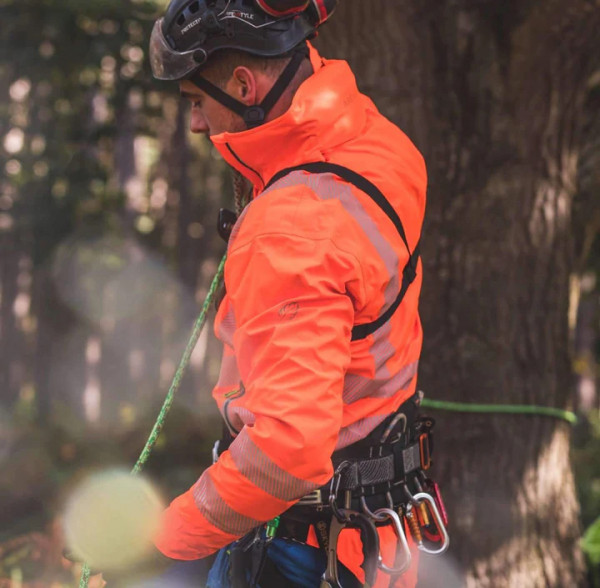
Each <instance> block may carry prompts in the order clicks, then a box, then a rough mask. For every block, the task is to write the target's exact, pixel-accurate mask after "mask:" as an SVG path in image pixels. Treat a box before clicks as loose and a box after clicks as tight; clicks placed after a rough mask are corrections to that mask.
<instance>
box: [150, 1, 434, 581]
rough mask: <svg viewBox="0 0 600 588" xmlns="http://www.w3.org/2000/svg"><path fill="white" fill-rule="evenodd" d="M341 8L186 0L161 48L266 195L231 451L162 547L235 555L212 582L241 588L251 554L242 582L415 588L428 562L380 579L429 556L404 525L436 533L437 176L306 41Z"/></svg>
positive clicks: (209, 129)
mask: <svg viewBox="0 0 600 588" xmlns="http://www.w3.org/2000/svg"><path fill="white" fill-rule="evenodd" d="M334 7H335V0H311V1H310V2H308V1H306V0H212V1H210V0H173V1H172V2H171V4H170V6H169V8H168V10H167V12H166V15H165V17H164V18H162V19H160V20H159V21H158V22H157V23H156V25H155V28H154V32H153V35H152V40H151V54H150V57H151V61H152V66H153V71H154V74H155V76H156V77H158V78H160V79H170V80H178V81H179V84H180V89H181V94H182V96H183V97H185V98H186V99H188V100H189V101H190V103H191V131H192V132H194V133H205V134H208V135H209V136H210V139H211V141H212V142H213V144H214V145H215V147H216V148H217V149H218V150H219V152H220V153H221V155H222V156H223V157H224V159H225V160H226V161H227V162H228V163H229V165H231V166H232V167H233V168H234V169H235V170H237V171H238V172H239V173H241V174H243V176H245V178H247V180H249V181H250V182H251V183H252V185H253V191H252V198H251V202H250V204H249V205H248V206H247V207H246V208H245V210H244V211H243V213H242V214H241V215H240V217H239V218H238V219H237V222H236V224H235V227H234V229H233V232H232V234H231V236H230V238H229V244H228V259H227V263H226V266H225V286H226V295H225V298H224V299H223V301H222V302H221V303H220V306H219V309H218V313H217V317H216V320H215V331H216V334H217V336H218V337H219V339H220V340H221V341H222V342H223V344H224V355H223V362H222V368H221V375H220V378H219V382H218V384H217V386H216V387H215V389H214V392H213V395H214V397H215V399H216V401H217V403H218V405H219V408H220V410H221V413H222V415H223V418H224V419H225V422H226V424H227V428H228V432H229V434H230V435H231V439H228V440H224V441H223V442H222V443H221V447H220V455H219V456H218V459H216V461H215V463H214V464H213V466H212V467H210V468H209V469H208V470H207V471H205V472H204V473H203V474H202V476H201V477H200V479H199V480H198V481H197V483H196V484H194V486H193V487H192V488H191V489H190V490H189V491H188V492H186V493H185V494H183V495H182V496H180V497H178V498H177V499H175V500H174V501H173V502H172V504H171V505H170V507H169V508H168V509H167V511H166V513H165V517H164V525H163V530H162V532H161V534H160V536H159V538H158V539H157V541H156V545H157V547H158V548H159V550H160V551H161V552H162V553H163V554H164V555H166V556H168V557H170V558H173V559H176V560H186V561H190V560H198V559H201V558H206V557H207V556H209V555H211V554H213V553H215V552H216V551H218V550H221V551H220V553H219V558H218V559H217V564H216V566H217V567H218V566H223V565H224V566H225V567H224V569H225V572H224V573H223V574H222V576H223V578H224V579H223V578H221V579H219V577H218V576H219V573H220V572H219V570H216V571H215V570H213V574H212V580H211V581H212V582H213V583H212V584H211V583H210V581H209V585H215V586H216V585H226V583H227V581H228V580H227V578H229V579H231V577H232V574H233V576H234V578H235V575H236V574H237V573H239V570H238V571H237V572H236V571H235V570H234V569H233V568H236V566H237V567H238V568H239V561H238V559H239V558H237V556H236V555H235V554H236V553H238V552H239V553H240V554H242V553H243V555H244V557H245V558H246V559H244V558H242V559H243V561H244V563H243V564H242V569H243V572H242V574H241V575H242V578H241V580H240V579H239V578H238V580H235V579H234V580H232V581H233V583H234V585H239V584H240V583H242V584H243V583H245V582H248V583H249V584H250V585H256V584H257V583H258V584H259V585H260V586H262V587H263V588H264V587H265V586H268V585H279V586H286V585H303V586H315V585H316V586H318V585H319V582H320V578H321V576H322V574H323V573H324V569H323V568H324V567H325V551H327V552H328V555H329V557H330V562H329V567H328V571H327V572H325V576H324V580H323V582H324V583H323V584H322V585H323V586H334V585H339V584H336V581H337V578H334V577H333V576H335V575H336V573H337V571H339V572H340V573H341V574H342V576H343V580H342V583H343V584H344V586H350V585H356V583H357V579H358V580H359V583H360V585H363V583H364V585H367V584H368V583H369V582H371V583H372V584H373V582H374V584H373V585H374V586H376V587H378V588H380V587H384V586H386V587H387V586H396V587H400V586H414V585H415V583H416V567H417V566H416V564H417V558H416V553H415V550H412V551H413V553H412V556H413V557H412V564H411V565H410V568H409V569H408V571H405V570H404V573H402V574H400V575H399V574H397V573H396V574H395V575H389V574H386V573H384V572H383V571H381V570H379V571H377V568H378V567H385V565H387V566H388V568H389V567H392V566H394V565H395V566H397V567H396V569H395V570H393V571H395V572H398V571H400V569H401V568H406V567H407V565H404V566H403V565H402V564H403V562H402V561H400V560H402V559H403V558H404V560H405V561H404V563H405V564H408V560H409V559H410V552H408V548H407V547H406V549H404V550H403V549H402V545H403V543H402V541H400V539H399V538H401V539H403V538H404V529H405V527H404V526H403V525H402V524H401V523H400V522H399V517H398V516H397V514H396V513H397V512H398V510H399V509H400V510H399V512H400V513H401V514H405V515H408V518H407V519H405V520H406V522H407V524H408V522H410V523H411V524H412V525H413V526H412V527H411V528H413V530H414V532H415V533H417V534H418V533H419V532H420V531H419V524H420V525H421V527H423V528H425V527H426V526H427V525H426V523H427V520H426V521H425V522H424V521H423V519H420V523H419V520H418V519H417V517H416V515H415V512H414V511H412V510H411V508H412V507H413V506H414V507H415V508H416V506H417V502H418V501H416V502H415V501H413V502H412V503H411V502H410V500H409V497H408V494H407V493H408V492H410V491H412V492H418V491H419V490H420V489H422V486H421V485H419V482H418V479H417V476H419V477H420V479H421V480H422V481H423V483H426V484H427V483H429V481H428V480H427V479H426V478H425V477H424V476H423V474H422V469H423V468H427V467H428V465H429V462H428V455H426V453H427V442H428V439H429V437H428V428H427V427H430V426H431V423H430V421H428V424H427V426H425V425H424V424H423V421H419V420H418V419H417V417H416V409H415V407H416V405H417V404H418V401H417V400H416V394H415V392H416V375H417V366H418V360H419V354H420V350H421V341H422V331H421V324H420V321H419V316H418V309H417V307H418V298H419V291H420V287H421V270H420V262H419V261H418V242H419V239H420V233H421V226H422V221H423V214H424V208H425V191H426V171H425V165H424V162H423V159H422V157H421V155H420V154H419V152H418V151H417V149H416V148H415V147H414V146H413V144H412V143H411V142H410V140H409V139H408V138H407V137H406V136H405V135H404V134H403V133H402V132H401V131H400V130H399V129H398V128H397V127H395V126H394V125H393V124H392V123H390V122H389V121H388V120H386V119H385V118H384V117H383V116H382V115H381V114H380V113H379V112H378V111H377V109H376V107H375V106H374V104H373V103H372V102H371V100H370V99H368V98H367V97H366V96H364V95H362V94H360V93H359V91H358V89H357V86H356V82H355V79H354V76H353V75H352V72H351V71H350V69H349V67H348V65H347V64H346V63H345V62H343V61H327V60H325V59H323V58H321V57H320V56H319V54H318V53H317V51H316V50H315V49H314V48H313V47H312V46H310V45H309V44H308V43H307V40H308V39H309V38H311V37H313V36H314V35H315V34H316V29H317V27H318V26H319V25H320V24H322V23H323V22H324V21H325V20H326V19H327V18H328V17H329V16H330V14H331V12H332V11H333V8H334ZM305 164H309V165H308V166H306V165H305ZM417 440H419V442H417ZM411 451H412V452H413V453H412V455H413V457H414V456H415V455H416V458H415V459H416V465H409V463H408V461H409V460H408V457H407V456H408V455H409V453H410V452H411ZM415 451H416V454H415ZM374 452H376V453H375V454H374ZM402 452H404V454H403V455H404V458H401V457H399V456H400V455H401V453H402ZM407 452H409V453H407ZM357 460H358V461H357ZM360 460H363V461H360ZM369 460H370V461H369ZM402 460H404V461H402ZM359 462H360V463H359ZM357 464H358V465H357ZM334 468H335V469H336V472H337V475H336V476H334ZM384 470H385V471H384ZM386 476H387V477H386ZM413 482H414V483H416V484H417V486H416V487H415V486H411V484H412V483H413ZM409 487H411V490H409ZM300 499H302V500H300ZM299 500H300V502H298V501H299ZM392 503H393V504H392ZM392 506H393V509H394V512H392V513H391V514H390V512H389V511H390V508H387V509H386V507H392ZM292 507H293V508H292ZM421 508H423V507H422V506H421ZM379 509H383V510H382V511H381V512H380V511H379ZM374 510H377V512H376V513H374V512H373V511H374ZM432 510H433V509H432ZM282 513H285V514H283V516H282V518H281V520H279V519H276V518H275V517H278V516H279V515H282ZM411 517H412V518H411ZM425 517H426V518H427V513H425ZM273 519H275V522H272V523H271V524H270V526H269V531H268V532H267V531H266V529H265V523H267V522H268V521H273ZM375 521H376V522H378V523H379V525H378V533H377V532H375V531H374V529H375V526H374V522H375ZM336 525H337V526H336ZM345 525H346V526H347V527H348V528H347V530H345V531H344V532H343V533H342V534H341V536H340V537H339V542H338V546H337V549H335V545H333V544H332V542H335V539H336V537H337V536H336V534H335V529H338V528H339V527H344V526H345ZM415 525H416V528H415ZM351 527H354V529H352V528H351ZM373 534H374V536H373ZM434 535H435V533H434ZM273 536H275V539H274V540H273ZM241 537H245V538H244V539H242V541H241V542H238V543H234V542H236V541H238V540H239V539H240V538H241ZM232 543H234V545H233V547H228V548H227V549H223V548H225V547H226V546H229V545H230V544H232ZM376 543H379V544H380V545H375V544H376ZM374 545H375V546H376V548H377V549H376V551H379V550H380V551H381V554H382V557H383V561H382V565H379V563H380V562H379V561H378V555H379V554H378V553H377V554H376V557H375V559H374V561H375V564H374V565H373V561H372V560H373V554H372V553H368V551H369V549H371V551H372V548H373V546H374ZM398 545H400V548H399V547H398ZM249 546H250V547H251V548H250V547H249ZM307 546H308V547H307ZM404 546H406V545H405V543H404ZM288 548H291V551H290V550H289V549H288ZM296 548H297V549H298V550H300V549H304V548H305V550H304V551H303V552H302V556H301V557H303V556H305V555H307V554H308V555H310V556H311V557H312V555H315V554H316V553H318V554H319V557H316V559H314V560H311V562H313V563H311V565H308V566H307V565H304V569H303V570H302V572H303V573H304V572H306V573H307V574H308V575H306V576H303V577H304V579H302V580H300V579H298V578H299V577H300V576H294V573H293V572H291V571H290V570H289V569H288V568H287V565H288V564H289V563H290V562H291V561H292V560H294V558H295V557H296V555H297V553H296V551H294V550H295V549H296ZM323 549H324V550H325V551H322V550H323ZM286 550H287V551H286ZM363 552H365V553H364V554H363ZM248 553H252V556H251V557H249V558H248V557H246V556H247V555H248ZM298 553H299V551H298ZM335 555H337V557H338V558H339V561H340V562H341V564H343V566H340V567H339V568H338V570H335V568H336V565H335V561H333V562H332V560H331V558H333V559H335ZM321 556H322V557H321ZM394 560H396V561H394ZM304 561H306V560H304ZM236 562H238V563H236ZM315 562H316V563H315ZM361 564H362V565H361ZM311 566H313V567H315V569H314V570H313V569H312V568H311ZM344 566H345V567H344ZM300 567H302V566H300ZM230 568H231V569H230ZM317 568H318V569H317ZM389 571H390V570H388V572H389ZM296 572H298V570H296ZM349 572H351V573H349ZM311 574H312V575H311ZM365 576H367V577H365ZM274 578H277V579H274ZM310 578H312V579H310ZM315 578H316V579H315ZM221 581H222V582H223V584H219V582H221ZM236 581H237V584H236Z"/></svg>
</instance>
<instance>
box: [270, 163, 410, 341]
mask: <svg viewBox="0 0 600 588" xmlns="http://www.w3.org/2000/svg"><path fill="white" fill-rule="evenodd" d="M295 171H306V172H309V173H312V174H327V173H329V174H334V175H336V176H338V177H339V178H341V179H343V180H345V181H346V182H348V183H349V184H352V185H353V186H355V187H356V188H358V189H359V190H360V191H362V192H364V193H365V194H367V195H368V196H369V197H370V198H371V199H372V200H373V201H374V202H375V203H376V204H377V206H379V208H381V210H383V212H384V213H385V214H386V216H387V217H388V218H389V219H390V220H391V221H392V223H393V224H394V226H395V227H396V230H397V231H398V234H399V235H400V238H401V239H402V241H403V242H404V245H405V246H406V250H407V251H408V255H409V258H408V262H407V264H406V266H405V267H404V270H403V271H402V285H401V287H400V292H399V293H398V296H397V297H396V299H395V300H394V302H393V303H392V304H391V305H390V306H389V307H388V308H387V309H386V310H385V312H384V313H383V314H382V315H381V316H380V317H379V318H377V319H376V320H374V321H373V322H370V323H365V324H361V325H355V326H354V328H353V329H352V341H358V340H360V339H365V338H366V337H368V336H369V335H371V334H373V333H374V332H375V331H377V330H378V329H379V328H381V327H382V326H383V325H384V324H385V323H387V322H388V321H389V320H390V319H391V318H392V316H393V315H394V313H395V312H396V310H397V309H398V307H399V306H400V304H401V302H402V300H403V299H404V296H405V295H406V291H407V290H408V287H409V286H410V285H411V284H412V283H413V282H414V280H415V278H416V276H417V264H418V263H419V257H420V255H421V253H420V240H419V243H417V245H416V247H415V248H414V250H413V251H412V253H411V250H410V246H409V244H408V239H407V238H406V231H405V230H404V226H403V225H402V221H401V220H400V217H399V216H398V213H397V212H396V211H395V209H394V207H393V206H392V205H391V204H390V202H389V201H388V199H387V198H386V197H385V196H384V195H383V193H382V192H381V190H380V189H379V188H378V187H377V186H376V185H375V184H373V182H371V181H370V180H368V179H367V178H365V177H364V176H362V175H360V174H358V173H356V172H355V171H353V170H351V169H349V168H347V167H344V166H343V165H338V164H335V163H329V162H325V161H319V162H314V163H304V164H302V165H298V166H295V167H289V168H287V169H283V170H281V171H280V172H278V173H277V174H275V175H274V176H273V177H272V178H271V180H270V182H269V183H268V184H267V186H266V187H265V190H266V189H268V188H270V187H271V186H273V184H275V183H276V182H278V181H279V180H281V179H282V178H284V177H285V176H287V175H289V174H291V173H292V172H295Z"/></svg>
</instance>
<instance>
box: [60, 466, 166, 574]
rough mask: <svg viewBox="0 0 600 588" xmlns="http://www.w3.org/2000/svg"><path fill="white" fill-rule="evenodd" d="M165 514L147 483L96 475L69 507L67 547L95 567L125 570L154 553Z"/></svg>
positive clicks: (122, 474)
mask: <svg viewBox="0 0 600 588" xmlns="http://www.w3.org/2000/svg"><path fill="white" fill-rule="evenodd" d="M162 510H163V501H162V500H161V498H160V495H159V493H158V492H157V491H156V489H155V488H154V487H153V486H152V484H151V483H150V482H149V481H148V480H146V479H144V478H142V477H139V476H131V475H130V474H129V473H128V472H126V471H123V470H109V471H105V472H99V473H96V474H94V475H92V476H90V477H89V478H88V479H86V480H84V481H83V482H82V483H81V484H80V485H79V486H78V487H77V488H76V489H75V491H74V492H73V494H72V495H71V497H70V498H69V500H68V502H67V505H66V509H65V512H64V529H65V538H66V541H67V545H68V547H69V549H71V550H72V551H73V553H74V555H75V556H76V557H79V558H81V559H83V560H85V561H86V562H87V563H88V564H89V565H91V566H92V567H93V568H96V569H99V570H103V571H113V570H124V569H126V568H129V567H131V566H133V565H135V564H136V563H138V562H140V561H142V560H143V559H144V557H145V556H146V555H147V554H148V553H150V551H151V549H152V538H153V537H154V535H155V534H156V532H157V530H158V525H159V521H160V515H161V512H162Z"/></svg>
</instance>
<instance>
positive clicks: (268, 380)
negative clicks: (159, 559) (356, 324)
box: [157, 233, 360, 559]
mask: <svg viewBox="0 0 600 588" xmlns="http://www.w3.org/2000/svg"><path fill="white" fill-rule="evenodd" d="M359 271H360V270H359V265H358V262H357V260H356V258H355V257H354V256H353V255H352V254H351V253H349V252H345V251H341V250H340V249H339V248H338V247H337V246H336V245H335V244H334V243H333V242H332V240H331V239H329V238H328V237H322V236H320V237H319V238H317V237H307V236H306V235H305V234H276V233H267V234H262V235H261V236H258V237H255V238H254V239H252V240H251V241H249V242H247V243H244V244H240V245H239V246H238V247H237V248H233V250H232V251H230V253H229V258H228V262H227V265H226V282H227V289H228V296H229V297H230V300H231V302H232V307H233V309H234V314H235V321H236V325H237V328H236V331H235V335H234V340H233V342H234V349H235V353H236V357H237V361H238V368H239V372H240V375H241V378H242V381H243V383H244V386H245V389H246V393H245V398H244V407H245V408H246V409H248V410H249V411H250V412H251V413H252V415H253V424H251V425H246V426H244V428H243V429H242V430H241V431H240V433H239V434H238V435H237V437H236V439H235V441H234V442H233V444H232V445H231V447H230V449H229V450H228V451H226V452H224V453H223V455H221V457H220V459H219V460H218V462H217V463H216V464H214V465H213V466H211V467H210V468H208V469H207V470H206V471H205V472H204V474H203V475H202V476H201V478H200V479H199V480H198V482H197V483H196V484H195V485H194V486H193V487H192V488H191V489H190V490H189V491H188V492H186V493H185V494H183V495H182V496H180V497H178V498H177V499H176V500H174V501H173V503H172V504H171V505H170V507H169V508H168V509H167V511H166V513H165V517H164V527H163V532H162V533H161V535H160V537H159V539H158V540H157V546H158V548H159V549H160V550H161V551H162V552H163V553H164V554H165V555H167V556H169V557H173V558H177V559H196V558H202V557H206V556H208V555H210V554H211V553H212V552H214V551H215V550H217V549H219V548H221V547H223V546H225V545H226V544H228V543H230V542H231V541H232V540H234V539H236V538H238V537H240V536H242V535H244V534H246V533H247V532H249V531H250V530H251V529H252V528H254V527H256V526H258V525H260V524H261V523H263V522H265V521H268V520H270V519H272V518H273V517H275V516H277V515H278V514H280V513H282V512H283V511H285V510H286V509H288V508H289V507H290V506H292V504H293V503H294V502H295V501H297V500H298V499H299V498H301V497H302V496H304V495H305V494H307V493H309V492H311V491H312V490H314V489H315V488H317V487H319V486H320V485H322V484H325V483H326V482H327V481H328V480H329V479H330V478H331V476H332V473H333V472H332V465H331V454H332V453H333V451H334V448H335V444H336V441H337V437H338V434H339V430H340V427H341V422H342V390H343V381H344V374H345V372H346V369H347V367H348V365H349V363H350V339H351V330H352V326H353V320H354V309H353V304H352V299H351V297H350V296H349V295H348V286H349V283H351V282H352V283H354V284H355V285H356V283H358V282H359V280H358V274H359Z"/></svg>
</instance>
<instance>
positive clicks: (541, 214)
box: [319, 0, 600, 588]
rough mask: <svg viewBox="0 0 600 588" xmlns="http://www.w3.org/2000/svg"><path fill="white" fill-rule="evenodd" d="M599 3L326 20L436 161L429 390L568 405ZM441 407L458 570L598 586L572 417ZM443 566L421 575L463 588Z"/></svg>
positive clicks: (496, 580)
mask: <svg viewBox="0 0 600 588" xmlns="http://www.w3.org/2000/svg"><path fill="white" fill-rule="evenodd" d="M599 13H600V6H599V5H598V3H597V2H586V1H584V0H577V1H574V2H566V1H559V0H550V1H549V0H528V1H516V0H513V1H508V2H506V1H500V0H487V1H480V2H475V1H473V0H453V1H450V0H445V1H441V0H428V1H426V2H411V1H409V0H402V1H397V2H394V3H393V4H392V3H390V2H386V1H384V0H370V1H369V2H362V1H361V0H346V1H345V2H343V3H341V4H340V7H339V9H338V11H337V13H336V16H335V17H334V18H333V19H332V21H331V24H329V25H328V26H327V28H324V29H323V33H322V35H321V37H320V40H319V44H320V45H321V47H322V50H323V52H324V54H325V55H326V56H327V57H339V58H342V59H348V60H349V61H350V63H351V65H352V66H353V69H354V71H355V73H356V75H357V79H358V82H359V86H360V87H361V89H362V90H363V91H364V92H365V93H367V94H369V95H370V96H371V97H372V98H373V99H374V100H375V102H376V104H377V105H378V106H379V108H380V109H381V110H382V112H383V113H384V114H385V115H386V116H388V117H389V118H391V119H392V120H394V122H396V123H397V124H398V125H399V126H400V127H401V128H402V129H403V130H404V131H405V132H407V134H408V135H409V136H410V137H411V138H412V139H413V141H414V142H415V143H416V145H417V146H418V147H419V148H420V149H421V151H422V152H423V154H424V156H425V159H426V161H427V163H428V168H429V176H430V188H429V202H428V211H427V220H426V226H425V230H424V236H423V246H422V251H423V259H424V264H425V282H424V287H423V294H422V306H421V308H422V316H423V321H424V326H425V345H424V350H423V356H422V363H421V380H420V387H422V388H423V389H424V390H425V391H426V392H427V394H428V395H429V396H430V397H431V398H436V399H441V400H452V401H462V402H471V403H506V404H508V403H510V404H524V405H530V404H538V405H543V406H552V407H559V408H566V407H568V406H570V403H571V400H572V394H573V382H572V375H571V369H570V363H569V329H568V307H569V279H570V275H571V273H572V272H573V270H574V264H575V260H574V255H573V243H572V237H571V230H572V215H571V212H572V203H573V198H574V194H575V192H576V179H577V161H578V153H579V149H580V133H579V130H580V124H581V114H582V104H583V102H584V100H585V95H586V83H587V80H588V78H589V75H590V73H591V71H592V67H593V65H594V64H593V63H592V60H594V59H597V57H596V55H597V54H598V40H597V37H598V35H597V34H596V33H597V31H598V30H599V29H600V14H599ZM434 416H435V417H437V419H438V428H437V437H436V438H437V441H438V442H437V444H436V454H435V461H436V467H435V468H434V476H435V477H437V478H438V479H439V480H440V482H441V483H442V488H443V490H444V495H445V498H446V501H447V506H448V510H449V512H450V516H451V535H452V547H451V551H450V554H449V560H450V561H451V563H452V564H453V565H455V566H456V567H457V568H458V570H459V572H458V575H459V579H458V580H457V583H458V584H460V585H465V584H466V586H468V587H475V586H477V588H485V587H488V586H489V587H493V588H503V587H511V588H513V587H515V586H519V587H538V586H540V587H541V586H556V587H566V586H583V585H585V580H584V563H583V558H582V555H581V553H580V551H579V548H578V538H579V537H580V528H579V522H578V516H579V509H578V505H577V500H576V496H575V488H574V483H573V476H572V472H571V466H570V462H569V440H570V430H569V426H568V425H567V424H566V423H564V422H561V421H559V420H555V419H550V418H547V417H531V416H493V415H462V414H461V415H458V414H451V413H441V412H438V413H436V414H435V415H434ZM433 566H435V560H433V559H426V560H424V563H423V565H422V568H421V570H422V576H423V577H424V578H426V580H425V579H424V580H423V582H422V585H423V586H427V587H429V586H449V585H450V583H449V581H448V575H447V573H446V571H447V569H446V568H444V570H445V571H444V572H443V573H442V572H440V573H438V574H437V576H436V573H435V570H434V569H433ZM436 578H437V579H436Z"/></svg>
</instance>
